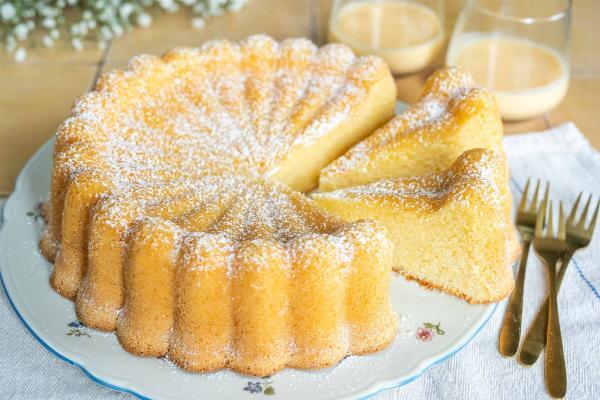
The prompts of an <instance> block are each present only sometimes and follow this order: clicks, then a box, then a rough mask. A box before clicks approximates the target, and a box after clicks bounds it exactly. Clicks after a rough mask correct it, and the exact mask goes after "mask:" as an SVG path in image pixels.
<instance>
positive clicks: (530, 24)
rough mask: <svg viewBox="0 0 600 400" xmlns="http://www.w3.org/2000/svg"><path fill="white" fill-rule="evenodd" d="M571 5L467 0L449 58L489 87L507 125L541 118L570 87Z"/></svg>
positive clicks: (561, 0)
mask: <svg viewBox="0 0 600 400" xmlns="http://www.w3.org/2000/svg"><path fill="white" fill-rule="evenodd" d="M570 29H571V0H532V1H522V0H467V1H466V3H465V5H464V6H463V9H462V11H461V13H460V15H459V18H458V20H457V22H456V25H455V28H454V32H453V34H452V39H451V41H450V45H449V47H448V52H447V54H446V64H447V65H461V66H463V67H465V68H466V69H467V70H469V71H470V72H471V73H472V74H473V77H474V79H475V81H476V82H477V83H478V84H481V85H483V86H486V87H488V88H489V89H490V90H491V91H492V93H493V94H494V96H495V97H496V101H497V102H498V106H499V108H500V113H501V115H502V118H503V119H505V120H522V119H526V118H531V117H534V116H538V115H541V114H543V113H545V112H547V111H549V110H551V109H552V108H554V107H555V106H556V105H558V104H559V103H560V102H561V101H562V99H563V98H564V96H565V94H566V92H567V88H568V86H569V43H570Z"/></svg>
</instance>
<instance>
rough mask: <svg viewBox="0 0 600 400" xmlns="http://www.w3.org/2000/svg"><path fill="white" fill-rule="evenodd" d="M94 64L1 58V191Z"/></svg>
mask: <svg viewBox="0 0 600 400" xmlns="http://www.w3.org/2000/svg"><path fill="white" fill-rule="evenodd" d="M95 73H96V67H95V66H93V65H84V66H81V65H51V64H47V65H14V64H13V65H1V64H0V88H2V95H1V96H0V143H2V145H0V194H7V193H9V192H11V191H12V189H13V184H14V180H15V178H16V176H17V174H18V172H19V171H20V170H21V168H23V166H24V165H25V162H26V161H27V160H28V159H29V158H30V157H31V156H32V155H33V153H34V152H35V151H36V150H37V149H38V148H39V147H40V146H41V145H42V144H43V143H44V142H46V141H47V140H48V139H49V138H50V137H52V135H53V134H54V132H55V130H56V128H57V126H58V125H59V124H60V123H61V122H62V121H63V120H64V119H65V118H66V117H67V115H68V113H69V110H70V108H71V105H72V104H73V102H74V100H75V99H76V98H77V97H79V96H81V95H82V94H83V93H85V92H86V91H88V90H89V88H90V86H91V84H92V81H93V78H94V75H95Z"/></svg>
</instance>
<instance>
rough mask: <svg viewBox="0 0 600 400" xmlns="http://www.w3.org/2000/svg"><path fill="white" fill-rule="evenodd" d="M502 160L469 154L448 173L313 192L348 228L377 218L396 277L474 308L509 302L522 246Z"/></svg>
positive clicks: (476, 151) (475, 151) (483, 153)
mask: <svg viewBox="0 0 600 400" xmlns="http://www.w3.org/2000/svg"><path fill="white" fill-rule="evenodd" d="M505 172H506V171H505V164H504V160H503V159H502V158H501V157H500V156H498V155H497V154H496V153H494V152H492V151H490V150H486V149H473V150H469V151H466V152H465V153H464V154H462V155H461V156H460V157H459V158H458V160H456V162H455V163H454V164H453V165H452V167H451V168H449V169H448V170H446V171H443V172H441V173H437V174H431V175H427V176H423V177H408V178H396V179H388V180H381V181H377V182H374V183H371V184H366V185H362V186H356V187H351V188H346V189H340V190H337V191H333V192H324V193H319V192H317V193H313V194H312V198H313V199H314V200H316V202H317V203H318V204H320V205H321V206H322V207H323V208H324V209H325V210H326V211H328V212H331V213H334V214H336V215H338V216H340V217H342V218H343V219H345V220H347V221H353V220H356V219H362V218H373V219H375V220H377V221H379V222H381V223H382V224H383V225H385V226H386V227H387V228H388V231H389V232H390V238H391V240H392V241H393V242H394V243H395V247H396V251H395V256H394V260H395V263H394V267H393V268H394V270H395V271H397V272H399V273H401V274H403V275H404V276H406V277H407V278H409V279H413V280H416V281H418V282H419V283H421V284H424V285H425V286H427V287H430V288H437V289H441V290H444V291H446V292H448V293H451V294H453V295H455V296H458V297H461V298H463V299H465V300H467V301H469V302H471V303H490V302H495V301H498V300H500V299H502V298H504V297H506V296H507V295H508V294H509V293H510V292H511V290H512V288H513V286H514V280H513V276H512V269H511V266H512V263H513V261H514V260H515V257H516V255H517V252H518V249H519V246H518V244H517V241H516V237H515V229H514V226H513V224H512V221H511V215H510V213H511V208H512V207H511V203H512V202H511V195H510V190H509V187H508V181H507V178H506V173H505Z"/></svg>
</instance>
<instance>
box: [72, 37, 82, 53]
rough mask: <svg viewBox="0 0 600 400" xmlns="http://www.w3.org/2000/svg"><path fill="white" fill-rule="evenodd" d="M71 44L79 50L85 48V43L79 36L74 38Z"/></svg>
mask: <svg viewBox="0 0 600 400" xmlns="http://www.w3.org/2000/svg"><path fill="white" fill-rule="evenodd" d="M71 45H73V48H74V49H75V50H77V51H81V50H83V43H82V42H81V39H79V38H74V39H72V40H71Z"/></svg>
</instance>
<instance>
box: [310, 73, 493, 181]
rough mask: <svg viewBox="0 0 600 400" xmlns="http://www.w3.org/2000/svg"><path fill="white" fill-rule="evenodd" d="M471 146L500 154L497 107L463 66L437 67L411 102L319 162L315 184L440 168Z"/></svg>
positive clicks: (418, 174)
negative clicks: (335, 155)
mask: <svg viewBox="0 0 600 400" xmlns="http://www.w3.org/2000/svg"><path fill="white" fill-rule="evenodd" d="M473 148H486V149H490V150H493V151H495V152H497V153H498V154H500V155H502V156H503V155H504V152H503V149H502V122H501V120H500V114H499V112H498V108H497V106H496V103H495V101H494V98H493V96H492V95H491V93H489V92H488V91H487V90H485V89H483V88H481V87H478V86H476V85H475V83H474V82H473V79H472V77H471V75H470V74H469V73H468V72H466V71H465V70H463V69H461V68H458V67H449V68H441V69H439V70H437V71H435V72H434V73H433V74H432V75H431V76H430V77H429V78H428V79H427V81H426V82H425V86H424V89H423V95H422V97H421V100H420V101H419V102H418V103H417V104H415V105H414V106H413V107H411V108H409V109H408V110H406V111H405V112H403V113H401V114H399V115H397V116H396V117H395V118H393V119H392V120H390V121H389V122H388V123H387V124H386V125H384V126H383V127H381V128H379V129H378V130H377V131H375V132H374V133H373V134H372V135H371V136H369V137H368V138H367V139H366V140H364V141H362V142H360V143H358V144H357V145H355V146H354V147H353V148H351V149H350V150H349V151H348V152H347V153H346V154H344V155H343V156H342V157H340V158H338V159H336V160H335V161H334V162H332V163H331V164H330V165H329V166H327V167H326V168H324V169H323V170H322V172H321V175H320V178H319V187H318V190H319V191H330V190H335V189H340V188H344V187H350V186H356V185H362V184H365V183H369V182H375V181H377V180H380V179H386V178H396V177H409V176H423V175H428V174H431V173H435V172H441V171H443V170H445V169H447V168H448V167H450V165H452V163H453V162H454V161H455V160H456V159H457V158H458V156H460V155H461V154H462V153H463V152H464V151H466V150H470V149H473Z"/></svg>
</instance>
